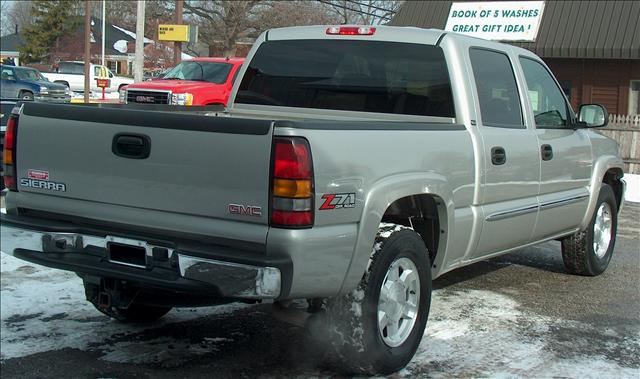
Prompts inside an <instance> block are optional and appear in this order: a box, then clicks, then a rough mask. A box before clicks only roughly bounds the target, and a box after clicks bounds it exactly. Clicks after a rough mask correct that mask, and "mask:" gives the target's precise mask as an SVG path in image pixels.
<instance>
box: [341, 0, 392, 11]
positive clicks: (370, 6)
mask: <svg viewBox="0 0 640 379" xmlns="http://www.w3.org/2000/svg"><path fill="white" fill-rule="evenodd" d="M346 1H348V2H350V3H354V4H358V5H361V6H363V7H369V8H373V9H375V10H379V11H383V12H388V13H397V11H394V10H393V9H386V8H381V7H378V6H376V5H372V4H363V3H359V2H357V1H354V0H346Z"/></svg>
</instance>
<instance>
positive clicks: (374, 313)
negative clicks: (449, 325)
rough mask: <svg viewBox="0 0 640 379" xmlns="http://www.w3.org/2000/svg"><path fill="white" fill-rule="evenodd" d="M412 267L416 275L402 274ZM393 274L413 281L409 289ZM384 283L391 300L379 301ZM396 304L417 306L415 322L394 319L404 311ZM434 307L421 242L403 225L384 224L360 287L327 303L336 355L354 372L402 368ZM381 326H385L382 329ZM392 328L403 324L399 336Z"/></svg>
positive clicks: (426, 256) (420, 337)
mask: <svg viewBox="0 0 640 379" xmlns="http://www.w3.org/2000/svg"><path fill="white" fill-rule="evenodd" d="M412 265H413V266H412ZM411 266H412V267H411ZM398 269H400V270H398ZM413 269H415V272H414V274H413V275H411V274H406V275H404V273H405V272H411V271H413ZM393 272H399V273H400V274H399V278H402V277H403V275H404V276H405V279H407V278H409V279H407V281H406V282H405V283H408V285H407V286H406V287H402V286H401V285H400V284H399V283H400V279H398V281H397V282H395V283H393V281H392V276H393V274H392V273H393ZM412 278H413V280H411V279H412ZM415 278H417V279H419V280H418V281H417V283H416V281H415ZM383 285H384V286H385V287H386V288H388V289H387V290H385V291H384V293H386V295H387V296H388V301H387V302H384V301H381V300H382V298H381V292H383V291H382V287H383ZM397 300H399V301H400V302H402V303H404V306H405V307H406V306H408V305H407V304H411V303H412V304H413V306H414V308H413V312H412V311H410V313H413V318H411V317H408V314H407V315H405V314H402V315H401V316H400V317H401V319H400V321H398V322H396V321H393V320H394V319H395V318H397V317H398V312H400V313H404V310H402V311H400V309H401V308H400V305H399V304H400V303H398V302H397ZM379 301H381V302H380V303H379ZM430 303H431V264H430V263H429V254H428V252H427V248H426V247H425V245H424V242H423V241H422V238H420V236H419V235H418V234H417V233H416V232H414V231H413V230H412V229H410V228H407V227H405V226H402V225H397V224H380V229H379V231H378V233H377V235H376V239H375V244H374V248H373V251H372V254H371V257H370V261H369V267H368V269H367V272H366V273H365V274H364V276H363V278H362V280H361V281H360V283H359V285H358V287H357V288H356V289H355V290H353V291H352V292H351V293H349V294H347V295H346V296H343V297H340V298H335V299H331V300H330V301H329V302H328V304H327V310H326V313H327V314H326V316H327V327H328V329H329V333H328V337H329V338H330V344H331V346H332V348H333V352H334V353H335V354H336V355H337V356H338V358H339V359H340V360H341V361H342V362H341V363H342V364H343V365H344V366H345V368H347V370H348V371H349V372H350V373H357V374H385V375H386V374H390V373H392V372H395V371H398V370H400V369H402V368H403V367H404V366H406V365H407V363H409V361H410V360H411V358H413V355H414V354H415V352H416V350H417V348H418V345H419V344H420V341H421V340H422V335H423V333H424V329H425V326H426V324H427V318H428V316H429V308H430ZM405 309H408V308H405ZM379 314H383V315H385V316H384V317H386V320H387V321H386V322H385V321H384V320H385V318H384V317H382V320H383V321H380V318H379V317H380V316H379ZM402 317H407V318H405V319H404V320H403V319H402ZM379 322H381V324H383V325H386V326H383V327H382V328H381V327H379V326H378V323H379ZM394 324H395V325H396V326H399V328H398V332H397V333H394V332H393V330H392V329H393V325H394ZM403 331H404V332H403ZM392 337H397V338H392Z"/></svg>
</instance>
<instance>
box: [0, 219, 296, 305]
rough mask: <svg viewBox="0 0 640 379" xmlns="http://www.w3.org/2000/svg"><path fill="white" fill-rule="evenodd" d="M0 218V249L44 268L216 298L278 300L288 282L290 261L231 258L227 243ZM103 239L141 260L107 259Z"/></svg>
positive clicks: (239, 252)
mask: <svg viewBox="0 0 640 379" xmlns="http://www.w3.org/2000/svg"><path fill="white" fill-rule="evenodd" d="M0 217H1V219H0V221H1V225H0V229H1V238H2V239H1V240H0V241H1V242H0V243H1V244H0V249H1V250H2V251H3V252H5V253H7V254H10V255H13V256H15V257H16V258H19V259H23V260H26V261H29V262H33V263H36V264H40V265H43V266H47V267H52V268H57V269H61V270H67V271H73V272H77V273H81V274H87V275H92V276H99V277H105V278H112V279H118V280H124V281H129V282H131V283H134V284H135V285H138V286H140V287H141V288H154V289H161V290H168V291H179V292H191V293H197V294H199V295H205V294H206V295H209V296H216V297H222V298H238V299H278V298H281V297H284V296H286V295H287V293H288V291H289V288H290V287H291V278H292V268H291V267H292V264H291V261H290V260H289V259H287V258H279V257H267V256H264V255H261V256H256V254H252V256H251V257H247V254H246V253H245V252H243V251H237V252H235V253H236V256H238V257H239V259H238V260H237V261H233V260H230V259H229V256H230V255H231V256H233V255H234V254H233V253H234V252H233V251H232V250H230V249H229V248H227V247H217V246H214V245H202V244H200V245H199V244H198V243H197V242H191V243H185V242H183V241H167V242H166V243H165V242H164V241H162V242H159V243H158V242H155V241H157V239H155V238H154V239H144V238H142V239H141V238H140V237H139V236H135V237H132V236H123V235H118V236H113V235H109V234H108V233H106V232H104V233H99V232H95V231H88V230H83V228H81V227H77V226H74V225H68V224H63V223H58V222H55V221H49V220H42V219H32V218H28V217H20V216H13V215H4V214H2V215H1V216H0ZM149 240H151V241H154V242H152V243H150V242H148V241H149ZM109 243H126V244H127V245H129V246H136V247H137V248H138V249H144V252H145V254H144V255H145V258H144V263H139V264H131V263H126V262H122V261H118V260H113V259H112V258H113V257H112V256H111V255H110V254H109V249H108V244H109ZM230 253H231V254H230Z"/></svg>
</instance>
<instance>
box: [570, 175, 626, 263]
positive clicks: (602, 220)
mask: <svg viewBox="0 0 640 379" xmlns="http://www.w3.org/2000/svg"><path fill="white" fill-rule="evenodd" d="M617 227H618V208H617V203H616V199H615V196H614V193H613V190H612V189H611V187H610V186H609V185H607V184H604V183H603V184H602V187H601V188H600V194H599V195H598V202H597V203H596V210H595V212H594V214H593V217H592V218H591V222H590V223H589V226H588V227H587V229H586V230H585V231H582V232H578V233H576V234H573V235H571V236H569V237H567V238H565V239H563V240H562V260H563V262H564V266H565V268H566V269H567V271H569V272H570V273H572V274H577V275H587V276H596V275H600V274H602V273H603V272H604V271H605V270H606V269H607V267H608V266H609V262H610V261H611V256H612V254H613V248H614V246H615V242H616V230H617Z"/></svg>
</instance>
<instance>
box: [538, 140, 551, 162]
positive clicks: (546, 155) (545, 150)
mask: <svg viewBox="0 0 640 379" xmlns="http://www.w3.org/2000/svg"><path fill="white" fill-rule="evenodd" d="M540 155H541V156H542V160H543V161H550V160H551V159H553V148H552V147H551V145H547V144H544V145H542V146H540Z"/></svg>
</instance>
